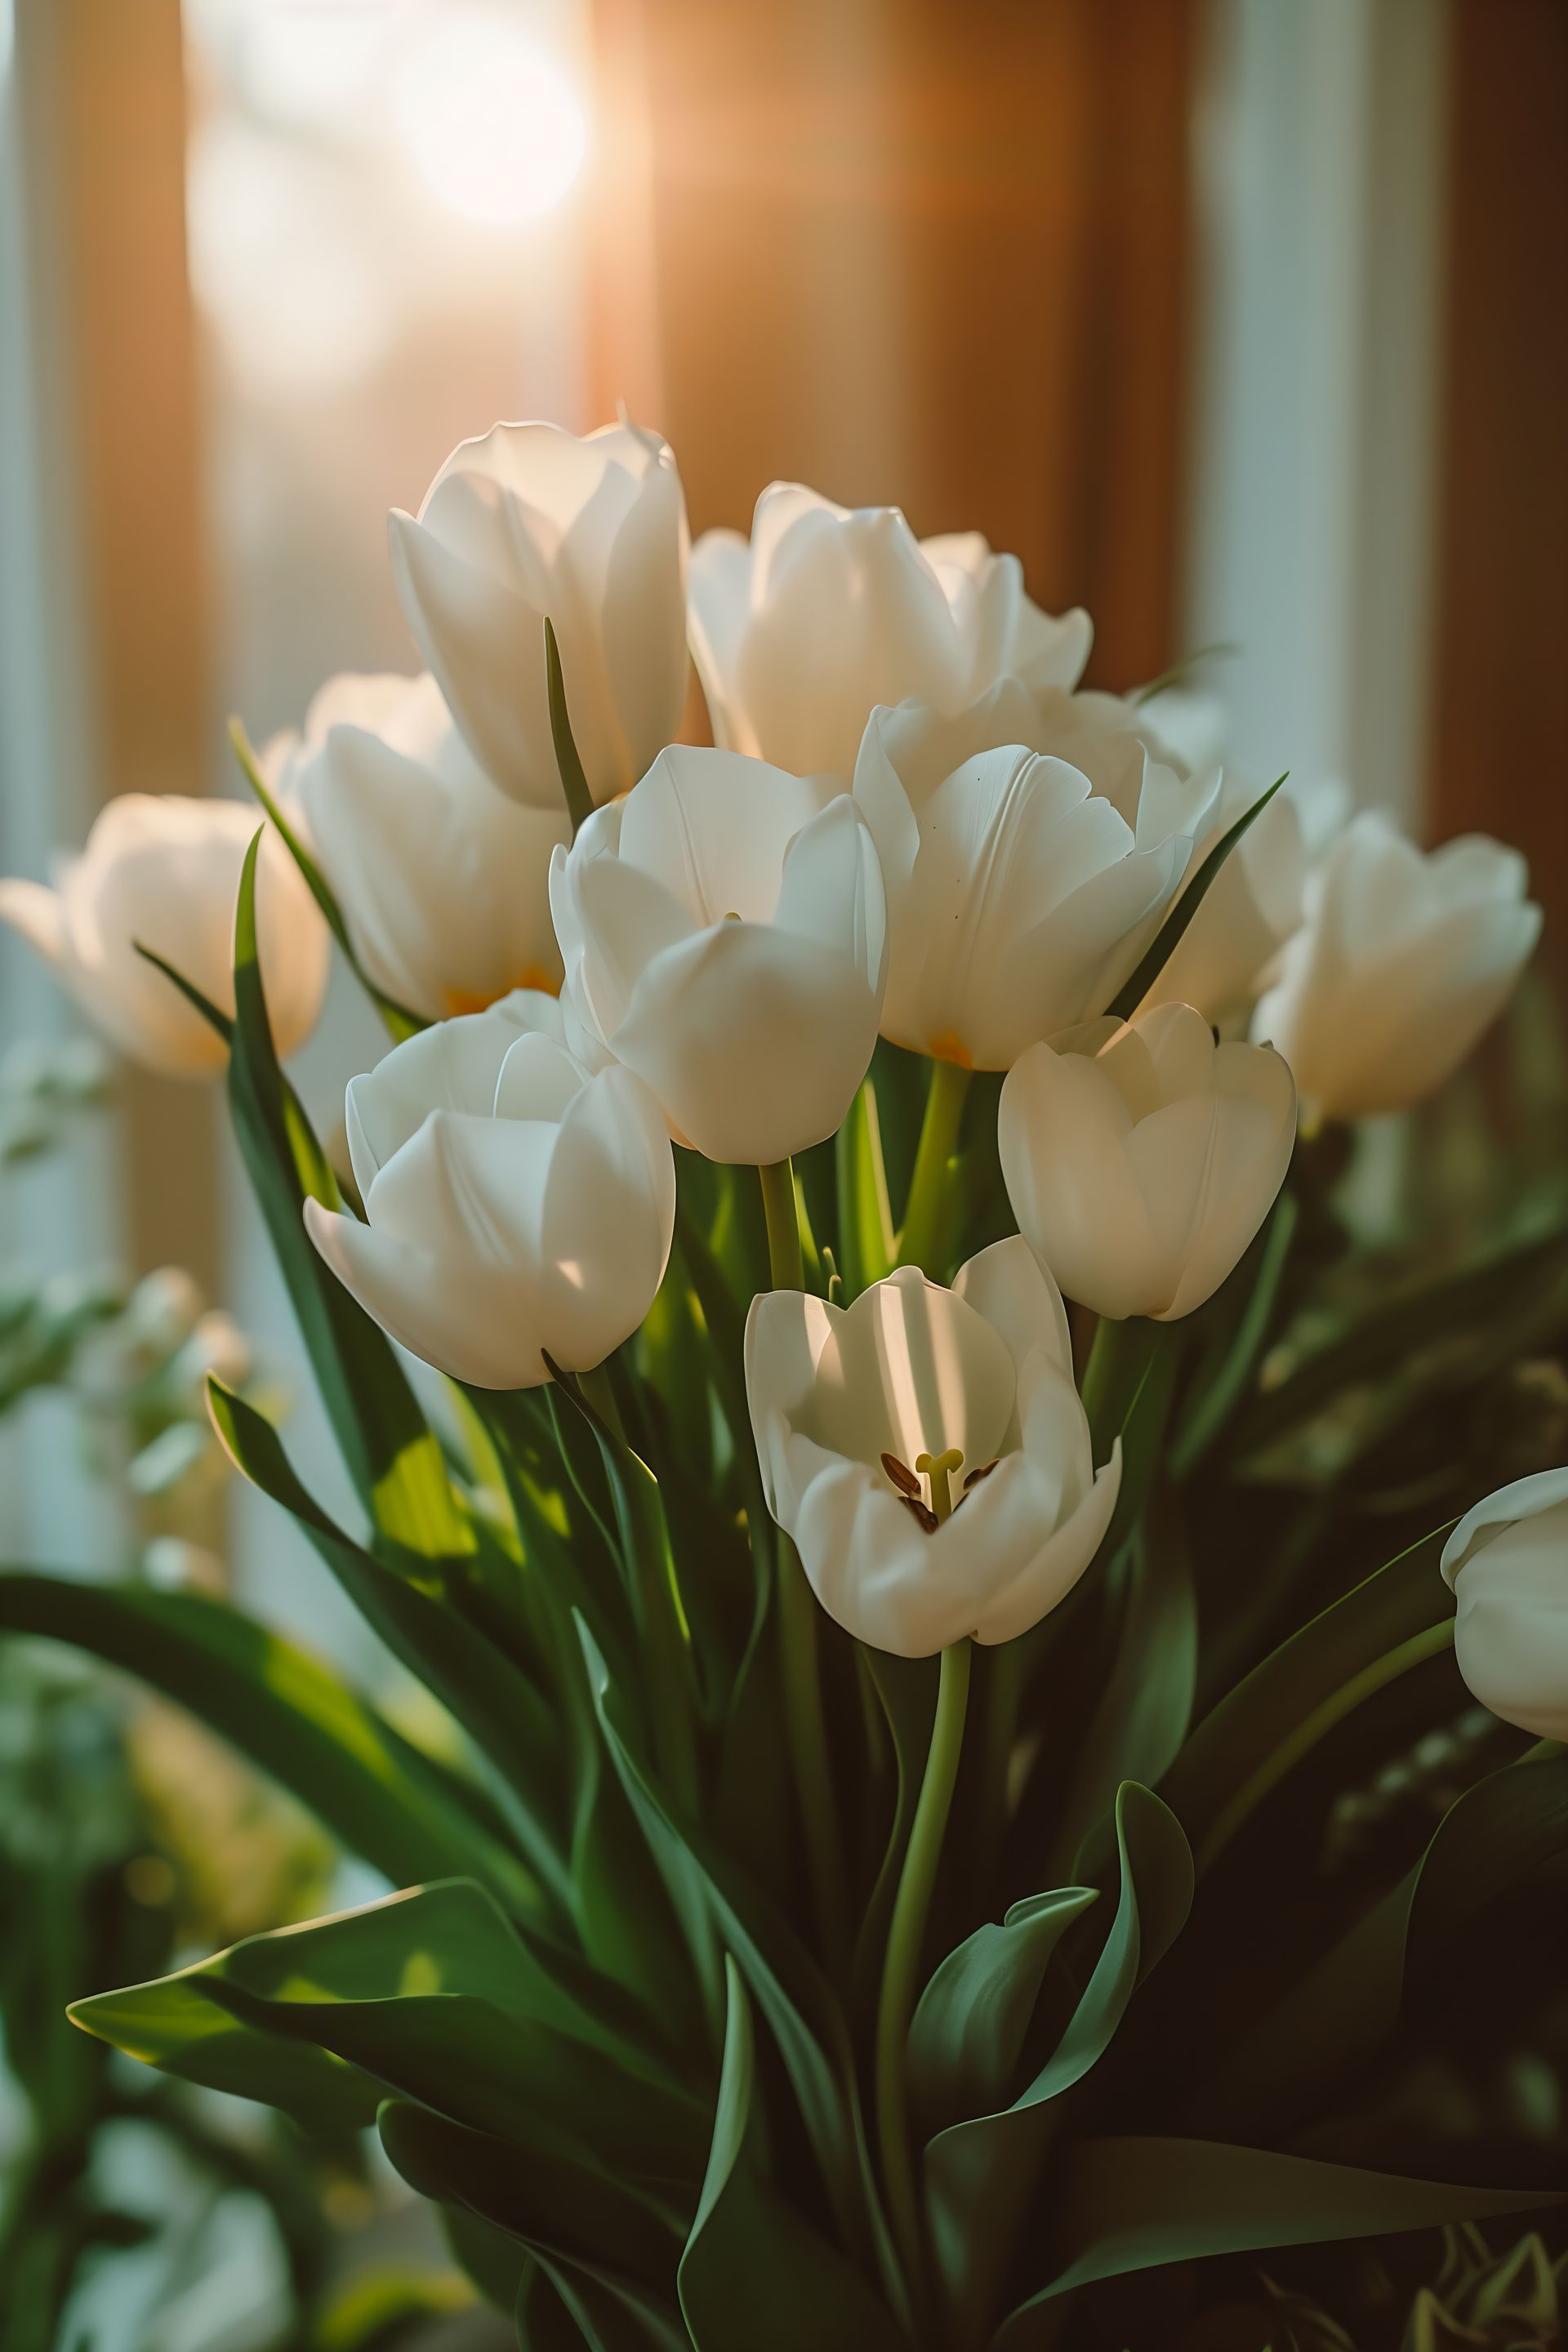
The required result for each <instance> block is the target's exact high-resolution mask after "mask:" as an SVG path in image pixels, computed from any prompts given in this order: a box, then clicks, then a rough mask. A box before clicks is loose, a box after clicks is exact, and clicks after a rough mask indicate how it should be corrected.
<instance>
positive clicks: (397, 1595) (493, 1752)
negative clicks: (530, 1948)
mask: <svg viewBox="0 0 1568 2352" xmlns="http://www.w3.org/2000/svg"><path fill="white" fill-rule="evenodd" d="M207 1393H208V1401H209V1403H210V1406H211V1411H212V1416H213V1421H214V1423H215V1425H216V1429H217V1433H218V1435H219V1437H220V1438H221V1439H222V1441H223V1444H224V1446H225V1449H226V1452H227V1453H228V1454H229V1455H230V1457H231V1459H232V1460H233V1462H234V1464H235V1465H236V1467H237V1469H238V1470H240V1471H241V1472H242V1473H243V1474H244V1475H245V1476H246V1477H247V1478H248V1479H249V1480H250V1482H251V1484H252V1485H253V1486H258V1487H259V1488H260V1489H261V1491H262V1493H263V1494H265V1495H268V1496H271V1498H272V1500H273V1501H274V1502H276V1503H279V1504H281V1505H282V1507H283V1508H284V1509H285V1510H287V1511H289V1513H290V1514H291V1515H292V1517H294V1518H296V1519H297V1520H298V1521H299V1523H300V1526H301V1527H302V1528H304V1530H305V1532H306V1534H307V1535H308V1536H309V1537H310V1541H311V1543H312V1545H313V1546H314V1547H315V1549H316V1550H317V1551H318V1552H319V1553H320V1555H321V1559H323V1560H325V1562H326V1564H327V1566H328V1567H329V1568H330V1569H331V1571H332V1573H333V1575H334V1576H335V1577H336V1578H337V1579H338V1581H339V1582H340V1583H341V1584H342V1587H343V1590H344V1591H345V1592H346V1593H347V1594H348V1596H349V1598H350V1599H351V1600H352V1601H353V1603H354V1605H355V1607H356V1608H357V1609H358V1610H359V1611H360V1613H361V1614H362V1615H363V1617H364V1618H365V1619H366V1621H367V1622H368V1623H370V1624H371V1625H372V1626H373V1627H374V1630H375V1632H376V1633H379V1634H380V1636H381V1638H382V1640H383V1641H384V1642H385V1643H386V1644H387V1646H388V1648H389V1649H390V1650H391V1651H392V1652H393V1654H394V1655H395V1657H397V1658H399V1659H400V1660H401V1661H402V1663H403V1664H405V1665H406V1666H407V1668H408V1669H409V1671H410V1673H411V1674H413V1675H416V1676H417V1677H418V1679H419V1680H420V1681H421V1682H423V1683H424V1684H425V1685H426V1687H427V1688H428V1689H430V1690H431V1691H433V1692H434V1693H435V1695H436V1696H437V1698H439V1699H440V1701H441V1702H442V1704H443V1706H447V1708H448V1709H449V1710H450V1711H451V1713H452V1715H453V1716H454V1717H456V1719H457V1721H458V1723H459V1724H461V1725H462V1727H463V1728H464V1729H465V1730H466V1731H467V1732H468V1734H469V1735H470V1737H471V1738H473V1740H474V1742H475V1745H476V1746H477V1747H478V1748H479V1750H480V1752H481V1753H482V1754H483V1755H484V1756H486V1757H487V1758H488V1759H489V1762H490V1763H491V1764H492V1765H493V1766H494V1767H495V1769H496V1771H497V1773H498V1774H499V1775H500V1783H501V1792H500V1794H501V1801H502V1802H503V1803H504V1804H505V1810H506V1818H507V1822H508V1826H509V1827H510V1829H511V1830H512V1832H513V1833H514V1834H515V1835H516V1836H517V1837H518V1838H519V1839H520V1840H521V1842H522V1843H523V1845H524V1848H525V1851H526V1853H527V1854H528V1858H529V1861H530V1863H531V1865H532V1867H533V1869H534V1870H535V1871H536V1872H537V1873H538V1874H539V1875H540V1878H541V1880H542V1884H543V1885H545V1886H546V1887H547V1888H548V1889H549V1891H550V1893H551V1894H552V1895H553V1897H554V1898H555V1900H556V1901H557V1902H558V1903H559V1904H560V1905H561V1906H563V1907H565V1908H569V1907H570V1903H571V1888H570V1885H569V1883H568V1881H567V1877H566V1873H565V1869H564V1865H563V1860H562V1855H561V1853H560V1848H559V1843H558V1841H557V1839H556V1838H555V1836H554V1835H552V1832H551V1829H550V1826H549V1823H550V1820H551V1813H552V1807H553V1806H555V1805H556V1804H557V1803H558V1802H559V1801H560V1791H559V1790H558V1787H557V1785H556V1783H557V1780H558V1775H559V1770H560V1765H561V1756H560V1746H559V1739H558V1737H557V1733H556V1727H555V1724H554V1721H553V1717H552V1711H551V1708H550V1706H549V1704H548V1701H547V1700H546V1699H545V1697H544V1696H543V1695H542V1693H541V1692H540V1691H539V1689H538V1688H536V1687H535V1685H533V1684H532V1683H531V1682H530V1681H529V1680H528V1679H527V1678H525V1676H524V1675H522V1674H521V1673H520V1672H519V1671H518V1669H517V1667H516V1666H515V1665H514V1664H510V1663H509V1662H508V1660H507V1659H506V1658H505V1657H504V1656H503V1655H502V1654H501V1653H500V1651H499V1650H498V1649H497V1647H496V1646H495V1644H494V1643H493V1642H491V1641H489V1640H488V1639H487V1638H486V1636H485V1635H484V1634H483V1633H480V1632H479V1631H478V1630H477V1629H476V1628H475V1627H474V1626H472V1625H470V1624H469V1623H468V1622H467V1621H466V1620H465V1619H464V1618H463V1617H461V1616H460V1615H459V1614H458V1612H457V1610H456V1609H454V1608H452V1607H451V1606H449V1605H448V1604H447V1601H444V1600H442V1599H439V1598H437V1595H436V1593H435V1592H433V1591H426V1590H424V1589H422V1588H421V1587H420V1586H419V1585H417V1584H416V1583H414V1582H412V1581H411V1580H409V1579H408V1578H406V1577H404V1576H399V1575H398V1574H397V1573H396V1572H395V1570H392V1569H390V1568H386V1567H384V1566H383V1564H382V1562H381V1561H380V1560H378V1559H373V1558H372V1557H371V1555H370V1553H369V1552H367V1551H364V1550H363V1549H361V1547H360V1546H359V1545H358V1544H356V1543H354V1542H353V1541H352V1540H351V1538H349V1537H347V1536H346V1535H344V1534H343V1532H342V1528H339V1527H337V1526H335V1525H334V1523H333V1522H332V1520H331V1519H330V1518H329V1517H327V1515H326V1513H325V1512H324V1511H323V1510H322V1509H321V1506H320V1505H319V1504H318V1503H317V1502H316V1500H315V1498H314V1497H313V1496H311V1495H310V1494H309V1493H308V1492H307V1491H306V1489H305V1488H304V1486H301V1484H300V1480H299V1479H298V1478H297V1477H296V1475H295V1474H294V1470H293V1467H292V1465H291V1464H290V1463H289V1457H288V1455H287V1454H285V1453H284V1451H283V1447H282V1444H281V1443H280V1441H279V1436H278V1433H277V1431H276V1430H275V1429H274V1428H273V1426H272V1424H271V1423H270V1422H269V1421H268V1420H266V1419H265V1418H264V1417H263V1416H262V1415H261V1414H260V1413H259V1412H257V1410H256V1408H255V1407H254V1405H250V1404H247V1402H246V1401H245V1399H244V1398H243V1397H241V1396H237V1395H236V1394H235V1393H234V1391H232V1390H230V1389H226V1388H225V1387H224V1386H223V1384H222V1382H221V1381H216V1380H214V1379H210V1378H209V1380H208V1382H207Z"/></svg>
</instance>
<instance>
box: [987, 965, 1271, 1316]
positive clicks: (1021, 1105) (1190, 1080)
mask: <svg viewBox="0 0 1568 2352" xmlns="http://www.w3.org/2000/svg"><path fill="white" fill-rule="evenodd" d="M1078 1042H1079V1045H1080V1046H1081V1048H1082V1050H1078V1051H1069V1050H1062V1051H1058V1050H1057V1048H1056V1047H1054V1046H1052V1045H1035V1046H1032V1047H1031V1048H1030V1050H1029V1052H1028V1053H1026V1055H1024V1056H1023V1057H1022V1059H1021V1060H1019V1061H1018V1062H1016V1063H1015V1065H1014V1066H1013V1068H1012V1069H1011V1070H1010V1071H1009V1072H1008V1074H1007V1076H1006V1078H1005V1081H1004V1083H1003V1087H1002V1100H1001V1106H1000V1109H999V1112H998V1116H997V1130H996V1133H997V1145H998V1149H999V1150H1000V1153H1001V1160H1002V1173H1003V1176H1004V1178H1005V1181H1006V1186H1007V1197H1008V1199H1009V1200H1010V1201H1011V1202H1012V1204H1013V1213H1014V1215H1015V1216H1016V1218H1017V1220H1018V1228H1019V1231H1020V1232H1021V1233H1022V1234H1024V1235H1025V1237H1026V1240H1027V1241H1028V1242H1029V1243H1030V1244H1031V1245H1032V1247H1033V1248H1034V1250H1035V1251H1036V1253H1037V1255H1038V1257H1039V1258H1040V1260H1041V1263H1042V1264H1043V1265H1046V1266H1047V1267H1048V1268H1049V1269H1050V1271H1051V1273H1052V1274H1053V1275H1054V1276H1056V1279H1057V1281H1058V1283H1059V1284H1060V1286H1061V1287H1062V1289H1063V1290H1064V1291H1065V1292H1066V1294H1067V1296H1068V1297H1069V1298H1076V1299H1077V1300H1079V1303H1080V1304H1081V1305H1083V1306H1085V1307H1093V1309H1094V1310H1095V1312H1096V1314H1099V1315H1104V1316H1109V1317H1111V1318H1117V1319H1120V1318H1122V1317H1125V1316H1128V1315H1146V1316H1149V1317H1151V1318H1152V1319H1153V1320H1154V1321H1156V1322H1161V1323H1169V1322H1173V1321H1174V1320H1176V1318H1178V1317H1180V1316H1183V1315H1190V1314H1191V1313H1192V1311H1193V1309H1194V1307H1201V1306H1202V1305H1203V1303H1204V1301H1205V1298H1207V1297H1210V1296H1211V1295H1212V1293H1213V1292H1214V1291H1215V1290H1216V1289H1217V1288H1218V1287H1219V1285H1220V1284H1221V1283H1222V1282H1223V1281H1224V1280H1225V1277H1226V1275H1227V1274H1228V1273H1229V1272H1230V1270H1231V1268H1232V1266H1233V1265H1235V1264H1236V1262H1237V1259H1238V1258H1239V1257H1240V1255H1241V1254H1242V1252H1243V1250H1245V1249H1246V1247H1247V1244H1248V1242H1250V1241H1251V1239H1252V1237H1253V1235H1254V1234H1256V1233H1257V1231H1258V1227H1259V1225H1261V1223H1263V1220H1264V1218H1265V1217H1266V1216H1267V1215H1268V1211H1269V1209H1270V1207H1271V1206H1272V1204H1273V1202H1274V1199H1275V1196H1276V1194H1277V1193H1278V1192H1279V1187H1280V1185H1281V1184H1282V1183H1283V1181H1284V1179H1285V1171H1286V1169H1287V1168H1288V1167H1289V1162H1290V1152H1291V1148H1292V1146H1293V1144H1294V1142H1295V1138H1296V1094H1295V1088H1294V1087H1293V1086H1292V1084H1291V1080H1290V1072H1289V1068H1288V1067H1287V1066H1286V1064H1285V1063H1284V1062H1283V1061H1282V1060H1281V1059H1280V1057H1279V1055H1278V1054H1275V1053H1271V1052H1269V1051H1268V1049H1267V1048H1266V1047H1263V1046H1259V1045H1215V1041H1214V1034H1213V1032H1212V1031H1211V1030H1210V1028H1209V1025H1208V1024H1207V1022H1206V1021H1205V1019H1204V1018H1203V1015H1202V1014H1201V1013H1197V1012H1195V1011H1194V1008H1193V1007H1192V1006H1191V1005H1190V1004H1162V1005H1157V1006H1155V1007H1153V1008H1152V1010H1150V1011H1148V1012H1143V1013H1137V1014H1135V1015H1134V1017H1133V1019H1132V1020H1131V1021H1130V1022H1127V1023H1124V1024H1122V1025H1121V1027H1117V1026H1116V1025H1115V1024H1112V1023H1107V1024H1100V1025H1099V1026H1098V1027H1097V1028H1096V1029H1095V1030H1093V1031H1090V1032H1089V1033H1088V1034H1085V1035H1084V1036H1083V1037H1082V1038H1081V1039H1080V1040H1079V1041H1078ZM1096 1048H1097V1049H1098V1050H1095V1049H1096Z"/></svg>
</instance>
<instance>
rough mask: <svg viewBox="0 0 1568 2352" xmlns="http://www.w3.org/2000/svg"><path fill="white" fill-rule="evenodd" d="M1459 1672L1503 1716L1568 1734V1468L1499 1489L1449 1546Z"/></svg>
mask: <svg viewBox="0 0 1568 2352" xmlns="http://www.w3.org/2000/svg"><path fill="white" fill-rule="evenodd" d="M1443 1574H1444V1575H1445V1577H1446V1578H1447V1580H1448V1583H1449V1585H1450V1586H1451V1587H1452V1589H1453V1593H1454V1599H1455V1602H1456V1604H1457V1612H1458V1613H1457V1615H1456V1618H1455V1621H1454V1653H1455V1655H1456V1657H1457V1658H1458V1665H1459V1672H1460V1673H1461V1674H1462V1675H1463V1676H1464V1678H1465V1681H1466V1683H1467V1684H1468V1686H1469V1688H1470V1689H1471V1690H1472V1691H1473V1692H1474V1693H1475V1696H1477V1698H1479V1701H1480V1703H1481V1705H1482V1706H1486V1707H1489V1708H1490V1709H1491V1711H1492V1713H1493V1715H1495V1716H1499V1717H1501V1719H1502V1721H1503V1722H1504V1723H1515V1724H1517V1725H1518V1726H1519V1727H1520V1729H1521V1731H1532V1732H1533V1733H1534V1734H1535V1736H1536V1738H1538V1739H1568V1469H1563V1470H1542V1471H1539V1472H1538V1473H1537V1474H1536V1475H1535V1476H1534V1477H1532V1478H1520V1479H1518V1480H1516V1481H1515V1483H1514V1484H1513V1485H1512V1486H1502V1487H1500V1488H1499V1490H1498V1492H1497V1493H1496V1494H1495V1495H1489V1496H1487V1498H1486V1500H1485V1502H1484V1503H1478V1504H1477V1505H1476V1507H1475V1509H1474V1510H1473V1511H1469V1512H1467V1513H1466V1515H1465V1517H1463V1518H1462V1519H1461V1520H1460V1521H1459V1524H1458V1527H1457V1528H1455V1529H1454V1532H1453V1534H1452V1535H1451V1536H1450V1537H1449V1538H1448V1540H1447V1543H1446V1544H1445V1545H1444V1547H1443Z"/></svg>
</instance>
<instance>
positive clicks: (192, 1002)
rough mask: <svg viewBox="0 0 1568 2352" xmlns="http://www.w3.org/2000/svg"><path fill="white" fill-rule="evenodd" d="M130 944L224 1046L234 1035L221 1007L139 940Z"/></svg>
mask: <svg viewBox="0 0 1568 2352" xmlns="http://www.w3.org/2000/svg"><path fill="white" fill-rule="evenodd" d="M131 944H132V947H133V948H134V949H135V950H136V952H137V954H138V955H139V956H141V957H142V960H143V961H145V962H147V963H150V964H153V965H154V966H155V967H156V968H157V970H158V971H161V972H162V973H163V977H164V979H165V980H170V981H173V982H174V986H175V987H176V988H177V989H178V990H179V992H180V994H181V995H182V996H183V997H184V1000H185V1002H186V1003H187V1004H188V1005H189V1006H190V1007H191V1009H192V1011H193V1012H195V1013H200V1014H201V1016H202V1019H203V1020H204V1021H205V1023H206V1024H207V1027H208V1028H209V1029H212V1030H216V1033H217V1034H218V1035H219V1036H220V1037H221V1038H222V1039H223V1041H224V1044H225V1045H227V1044H228V1042H229V1040H230V1038H231V1037H232V1036H233V1035H234V1023H233V1020H232V1019H231V1018H230V1016H229V1014H228V1013H226V1012H225V1011H224V1010H223V1007H222V1006H221V1005H219V1004H215V1003H213V1001H212V998H211V997H210V996H205V995H204V994H203V992H202V991H201V990H200V989H199V988H198V987H197V986H196V983H195V981H194V980H187V979H186V978H185V975H184V972H183V971H180V970H179V969H178V967H177V966H176V965H174V964H172V963H170V962H168V961H167V960H166V959H165V958H164V957H163V956H161V955H158V954H156V953H155V952H154V951H153V949H152V948H144V947H143V946H142V942H141V940H132V942H131Z"/></svg>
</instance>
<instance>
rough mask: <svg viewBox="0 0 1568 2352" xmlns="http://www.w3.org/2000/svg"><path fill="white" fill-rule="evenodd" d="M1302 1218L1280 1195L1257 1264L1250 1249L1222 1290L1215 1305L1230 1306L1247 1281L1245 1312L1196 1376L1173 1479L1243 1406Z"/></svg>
mask: <svg viewBox="0 0 1568 2352" xmlns="http://www.w3.org/2000/svg"><path fill="white" fill-rule="evenodd" d="M1300 1215H1301V1210H1300V1202H1299V1201H1298V1200H1297V1198H1296V1195H1295V1194H1294V1192H1281V1193H1280V1195H1279V1200H1278V1201H1277V1202H1275V1204H1274V1210H1273V1213H1272V1214H1271V1215H1270V1217H1269V1220H1268V1225H1267V1226H1266V1227H1265V1229H1264V1233H1263V1234H1262V1236H1261V1240H1260V1244H1259V1245H1258V1248H1257V1255H1256V1261H1254V1254H1253V1252H1252V1251H1251V1250H1249V1251H1248V1252H1247V1255H1246V1256H1245V1257H1244V1258H1243V1259H1242V1262H1241V1265H1239V1266H1237V1269H1236V1273H1235V1274H1233V1275H1232V1276H1230V1278H1229V1280H1228V1281H1227V1282H1226V1283H1225V1284H1224V1285H1222V1286H1221V1289H1220V1291H1219V1294H1218V1297H1216V1299H1215V1306H1216V1307H1228V1305H1229V1301H1228V1300H1227V1298H1226V1291H1227V1290H1228V1289H1229V1287H1230V1284H1231V1283H1232V1282H1235V1281H1236V1280H1237V1277H1238V1276H1243V1275H1245V1276H1246V1277H1247V1287H1246V1291H1245V1297H1244V1303H1243V1305H1242V1309H1241V1312H1240V1314H1239V1315H1238V1316H1237V1317H1236V1318H1235V1321H1234V1327H1233V1328H1230V1329H1228V1330H1227V1332H1226V1345H1225V1348H1224V1349H1223V1352H1222V1353H1221V1355H1220V1357H1219V1360H1218V1361H1217V1362H1215V1364H1214V1365H1213V1366H1212V1367H1210V1366H1208V1365H1204V1366H1200V1367H1199V1370H1198V1372H1197V1374H1196V1375H1195V1376H1194V1381H1193V1387H1194V1398H1193V1402H1192V1403H1191V1404H1190V1406H1189V1407H1188V1409H1187V1412H1186V1413H1185V1414H1184V1418H1183V1421H1182V1424H1181V1427H1180V1428H1179V1429H1178V1430H1177V1431H1176V1433H1175V1435H1174V1437H1173V1440H1172V1443H1171V1455H1170V1461H1171V1475H1172V1476H1173V1478H1184V1477H1186V1476H1187V1475H1188V1474H1189V1472H1190V1471H1192V1470H1193V1469H1194V1468H1195V1467H1196V1465H1197V1464H1198V1463H1199V1462H1201V1461H1202V1459H1203V1457H1204V1455H1205V1454H1206V1453H1207V1451H1208V1449H1209V1447H1210V1446H1211V1445H1212V1444H1214V1442H1215V1438H1216V1437H1217V1436H1218V1435H1219V1433H1220V1432H1221V1431H1222V1430H1223V1429H1224V1427H1225V1425H1226V1422H1227V1421H1228V1420H1229V1418H1230V1416H1231V1414H1232V1413H1233V1412H1235V1411H1236V1408H1237V1405H1238V1404H1239V1403H1240V1402H1241V1397H1242V1391H1244V1389H1245V1388H1246V1386H1247V1381H1248V1380H1249V1379H1250V1377H1251V1375H1252V1371H1253V1368H1254V1366H1255V1365H1256V1363H1257V1361H1258V1353H1259V1351H1260V1349H1262V1346H1263V1343H1264V1340H1265V1339H1267V1338H1268V1328H1269V1325H1270V1323H1271V1322H1272V1320H1273V1317H1274V1308H1275V1306H1276V1303H1277V1302H1278V1299H1279V1286H1280V1284H1281V1283H1282V1282H1283V1280H1284V1278H1285V1268H1286V1265H1288V1263H1289V1256H1290V1244H1291V1243H1292V1242H1293V1241H1294V1240H1295V1238H1296V1228H1297V1225H1298V1224H1299V1223H1300Z"/></svg>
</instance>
